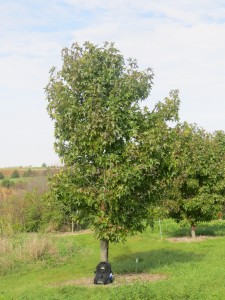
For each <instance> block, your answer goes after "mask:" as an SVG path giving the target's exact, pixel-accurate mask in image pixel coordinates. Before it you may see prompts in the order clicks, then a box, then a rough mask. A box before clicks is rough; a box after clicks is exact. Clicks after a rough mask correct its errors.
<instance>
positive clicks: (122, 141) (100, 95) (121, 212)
mask: <svg viewBox="0 0 225 300" xmlns="http://www.w3.org/2000/svg"><path fill="white" fill-rule="evenodd" d="M62 59H63V65H62V69H61V70H60V71H58V72H57V71H56V70H55V68H52V70H51V71H50V80H49V84H48V85H47V87H46V94H47V99H48V112H49V115H50V117H51V118H52V119H53V120H54V122H55V138H56V141H55V150H56V152H57V153H58V155H59V156H60V157H61V159H62V161H63V163H64V165H65V167H64V169H63V170H61V171H60V172H59V173H58V174H56V175H55V177H54V178H53V180H52V182H51V183H52V185H51V186H52V192H53V195H54V198H55V199H57V200H58V202H59V204H60V205H61V206H62V208H63V209H64V210H65V212H67V213H68V214H70V215H71V213H72V212H74V213H75V212H76V219H77V221H79V222H84V221H88V222H90V224H91V225H92V227H93V229H94V232H95V235H96V237H97V238H98V239H99V240H100V245H101V260H102V261H107V260H108V247H109V242H118V241H119V240H121V239H125V238H126V236H127V235H128V234H134V233H136V232H137V231H142V230H144V229H145V227H146V226H147V221H146V220H147V218H148V206H149V204H150V203H153V202H155V201H157V200H158V199H159V197H160V187H161V184H160V183H161V180H162V178H164V177H165V176H166V175H167V172H168V170H169V167H168V159H169V153H170V145H171V143H170V129H169V127H168V126H167V123H166V122H167V120H177V117H178V107H179V98H178V93H177V91H174V92H171V94H170V97H169V98H166V99H165V103H158V104H157V105H156V106H155V108H154V110H153V111H152V112H149V111H148V109H147V108H145V109H141V108H140V106H139V102H140V101H141V100H144V99H146V98H147V97H148V96H149V92H150V90H151V86H152V79H153V74H152V71H151V70H150V69H147V70H146V71H139V68H138V65H137V63H136V61H134V60H131V59H129V60H128V62H127V64H126V62H125V61H124V58H123V56H122V55H121V54H120V52H119V51H118V50H117V49H116V48H115V47H114V46H113V44H108V43H105V44H104V46H103V47H98V46H95V45H93V44H91V43H89V42H87V43H85V44H84V45H83V46H82V47H80V46H79V45H78V44H76V43H75V44H73V45H72V47H71V49H68V48H65V49H63V51H62ZM74 215H75V214H74ZM74 215H73V218H74Z"/></svg>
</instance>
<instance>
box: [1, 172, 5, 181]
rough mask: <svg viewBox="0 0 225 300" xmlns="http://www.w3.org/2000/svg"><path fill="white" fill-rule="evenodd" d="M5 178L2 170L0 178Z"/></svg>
mask: <svg viewBox="0 0 225 300" xmlns="http://www.w3.org/2000/svg"><path fill="white" fill-rule="evenodd" d="M4 178H5V176H4V174H3V173H2V172H0V180H1V179H4Z"/></svg>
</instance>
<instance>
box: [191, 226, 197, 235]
mask: <svg viewBox="0 0 225 300" xmlns="http://www.w3.org/2000/svg"><path fill="white" fill-rule="evenodd" d="M195 231H196V227H195V225H194V224H192V225H191V237H192V238H195V237H196V234H195Z"/></svg>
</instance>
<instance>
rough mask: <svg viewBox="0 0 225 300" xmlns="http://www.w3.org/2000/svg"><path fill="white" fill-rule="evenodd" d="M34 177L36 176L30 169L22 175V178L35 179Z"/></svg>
mask: <svg viewBox="0 0 225 300" xmlns="http://www.w3.org/2000/svg"><path fill="white" fill-rule="evenodd" d="M35 176H36V172H35V171H33V170H31V169H28V170H27V171H25V172H24V173H23V177H35Z"/></svg>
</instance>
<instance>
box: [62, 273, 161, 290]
mask: <svg viewBox="0 0 225 300" xmlns="http://www.w3.org/2000/svg"><path fill="white" fill-rule="evenodd" d="M114 278H115V280H114V282H113V283H112V284H108V285H106V286H107V287H108V286H119V285H124V284H126V285H127V284H132V283H136V282H149V281H157V280H162V279H166V276H165V275H161V274H148V273H129V274H123V275H121V274H120V275H117V274H114ZM93 280H94V277H92V278H80V279H76V280H69V281H65V282H62V283H61V284H60V285H61V286H65V285H80V286H93V287H95V286H96V285H94V284H93Z"/></svg>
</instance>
